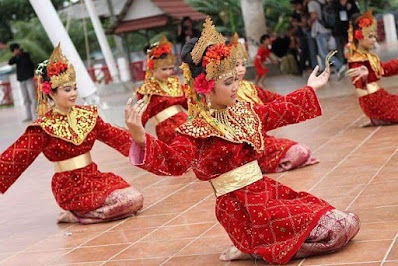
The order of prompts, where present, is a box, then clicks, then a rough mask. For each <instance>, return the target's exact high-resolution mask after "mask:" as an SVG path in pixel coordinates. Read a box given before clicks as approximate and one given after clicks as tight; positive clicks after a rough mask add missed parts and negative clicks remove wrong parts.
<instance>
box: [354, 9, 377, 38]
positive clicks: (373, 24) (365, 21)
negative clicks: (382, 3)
mask: <svg viewBox="0 0 398 266" xmlns="http://www.w3.org/2000/svg"><path fill="white" fill-rule="evenodd" d="M355 24H357V25H358V27H359V28H360V29H361V31H362V35H363V37H369V36H370V35H375V36H377V20H376V18H375V17H374V16H373V10H372V9H369V10H368V11H366V12H365V13H363V14H362V15H361V16H359V17H358V18H357V19H356V20H355ZM354 37H355V33H354Z"/></svg>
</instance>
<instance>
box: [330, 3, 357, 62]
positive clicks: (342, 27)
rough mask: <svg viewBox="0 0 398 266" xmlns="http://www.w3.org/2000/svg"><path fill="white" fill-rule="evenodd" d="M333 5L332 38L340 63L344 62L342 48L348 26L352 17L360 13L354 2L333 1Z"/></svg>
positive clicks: (346, 40) (345, 41) (345, 40)
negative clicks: (334, 41)
mask: <svg viewBox="0 0 398 266" xmlns="http://www.w3.org/2000/svg"><path fill="white" fill-rule="evenodd" d="M334 5H335V8H336V11H337V12H336V13H337V20H336V25H335V26H334V28H333V36H334V38H335V39H336V46H337V51H338V53H337V56H338V58H339V59H340V60H341V61H345V58H344V46H345V44H346V43H347V42H348V33H347V31H348V26H349V24H350V21H351V18H352V16H353V15H354V14H356V13H359V12H360V11H359V8H358V6H357V4H356V2H355V1H354V0H334Z"/></svg>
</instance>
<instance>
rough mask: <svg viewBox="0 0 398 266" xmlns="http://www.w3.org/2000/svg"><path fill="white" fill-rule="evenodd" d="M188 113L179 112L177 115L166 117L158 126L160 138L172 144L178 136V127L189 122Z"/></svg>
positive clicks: (157, 131) (157, 130) (157, 133)
mask: <svg viewBox="0 0 398 266" xmlns="http://www.w3.org/2000/svg"><path fill="white" fill-rule="evenodd" d="M187 119H188V115H187V114H186V113H184V112H179V113H178V114H176V115H173V116H172V117H170V118H168V119H166V120H165V121H163V122H161V123H159V124H158V125H157V126H156V135H157V136H158V139H160V140H161V141H163V142H164V143H166V144H170V143H171V142H172V141H173V140H174V138H175V137H176V129H177V128H178V127H179V126H181V125H182V124H184V123H185V122H187Z"/></svg>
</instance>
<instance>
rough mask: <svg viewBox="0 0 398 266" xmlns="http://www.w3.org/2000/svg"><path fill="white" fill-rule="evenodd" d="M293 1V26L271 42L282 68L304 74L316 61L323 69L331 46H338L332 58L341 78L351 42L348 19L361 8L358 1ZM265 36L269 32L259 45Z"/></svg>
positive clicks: (291, 18) (292, 72)
mask: <svg viewBox="0 0 398 266" xmlns="http://www.w3.org/2000/svg"><path fill="white" fill-rule="evenodd" d="M290 3H291V4H292V5H293V7H294V12H293V14H292V15H291V17H290V27H289V28H288V31H287V33H286V34H285V35H284V36H278V37H276V38H275V39H274V40H273V41H272V45H271V47H272V48H271V51H272V53H273V54H274V55H276V57H277V58H278V59H279V61H280V68H281V71H282V72H283V73H285V74H301V73H303V71H305V70H306V69H310V68H311V69H312V68H314V67H315V66H316V65H319V66H320V68H321V70H323V69H324V68H325V65H324V60H325V57H326V55H327V54H328V53H329V51H330V50H337V51H338V53H337V55H336V56H335V57H334V58H333V59H332V62H333V65H334V66H335V68H336V69H337V71H338V75H339V77H340V78H341V77H342V76H343V74H344V72H345V70H346V67H345V63H346V59H345V57H344V46H345V44H346V43H347V42H348V28H349V22H350V20H351V18H352V16H353V15H354V14H356V13H359V12H360V10H359V7H358V3H357V1H355V0H291V1H290ZM264 38H269V36H268V35H264V36H263V38H262V39H261V40H260V42H261V43H260V45H262V44H263V41H264ZM263 53H264V52H263V51H260V50H259V55H258V56H257V57H256V58H257V59H255V60H259V59H260V57H262V56H263ZM257 72H258V74H260V75H261V73H259V71H257ZM260 72H261V71H260Z"/></svg>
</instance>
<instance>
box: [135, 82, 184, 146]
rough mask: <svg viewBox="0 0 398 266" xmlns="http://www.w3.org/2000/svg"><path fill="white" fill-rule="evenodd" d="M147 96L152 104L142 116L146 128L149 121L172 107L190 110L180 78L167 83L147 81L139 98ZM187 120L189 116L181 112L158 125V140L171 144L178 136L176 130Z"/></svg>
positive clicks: (139, 91) (139, 93)
mask: <svg viewBox="0 0 398 266" xmlns="http://www.w3.org/2000/svg"><path fill="white" fill-rule="evenodd" d="M145 94H147V95H150V102H149V105H148V107H147V109H146V111H145V112H144V114H143V116H142V124H143V125H144V126H145V125H146V123H147V122H148V120H149V119H151V118H152V117H154V116H156V115H158V114H159V113H160V112H162V111H164V110H165V109H167V108H169V107H171V106H182V107H183V108H185V109H187V108H188V106H187V100H186V98H185V96H184V92H183V90H182V88H181V83H180V80H179V78H178V77H170V78H169V79H168V81H167V82H165V83H162V82H160V81H158V80H156V79H154V78H149V79H146V80H145V83H144V84H143V85H142V86H141V87H140V88H138V93H137V98H138V99H141V98H142V97H143V96H144V95H145ZM187 118H188V116H187V114H186V113H185V112H183V111H180V112H178V113H177V114H174V115H172V116H171V117H169V118H167V119H166V120H164V121H163V122H160V123H159V124H157V125H156V135H157V137H158V139H160V140H162V141H163V142H165V143H171V142H172V141H173V139H174V138H175V136H176V132H175V130H176V129H177V128H178V127H179V126H180V125H182V124H184V123H185V122H186V121H187Z"/></svg>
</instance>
